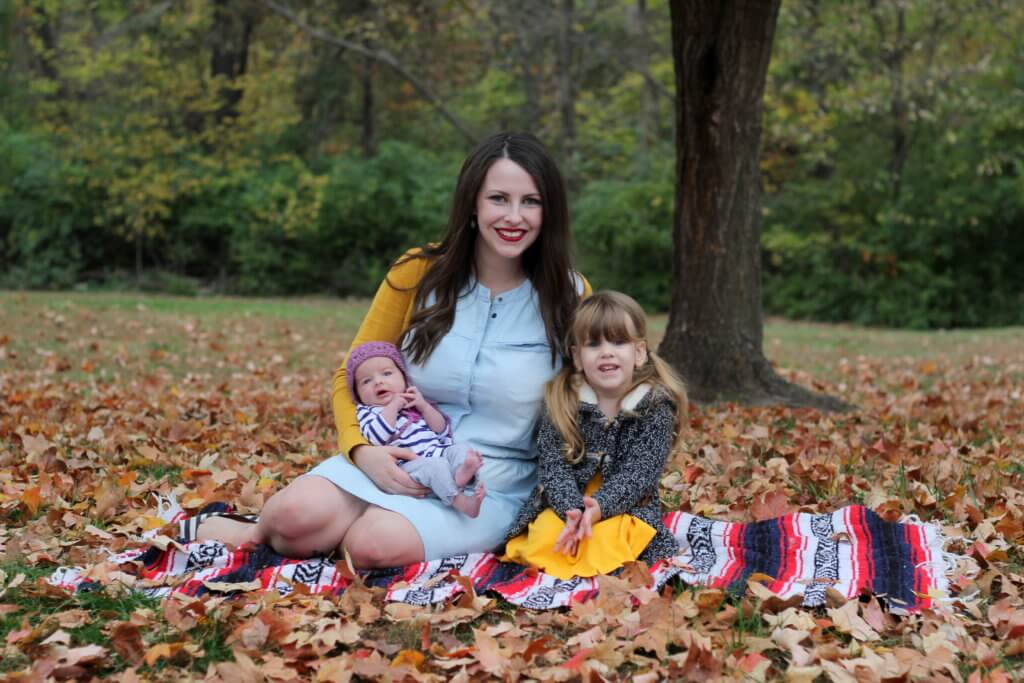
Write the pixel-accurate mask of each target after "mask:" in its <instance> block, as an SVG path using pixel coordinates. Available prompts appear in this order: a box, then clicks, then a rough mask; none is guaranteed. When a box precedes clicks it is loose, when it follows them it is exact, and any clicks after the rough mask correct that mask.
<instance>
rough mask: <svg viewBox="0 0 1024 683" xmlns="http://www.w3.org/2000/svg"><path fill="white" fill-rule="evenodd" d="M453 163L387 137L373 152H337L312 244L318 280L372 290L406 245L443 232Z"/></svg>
mask: <svg viewBox="0 0 1024 683" xmlns="http://www.w3.org/2000/svg"><path fill="white" fill-rule="evenodd" d="M457 173H458V171H457V168H456V167H454V166H453V165H452V164H450V163H445V162H443V161H442V160H440V159H438V158H437V157H436V156H435V155H433V154H431V153H429V152H428V151H426V150H424V149H419V148H416V147H413V146H411V145H407V144H402V143H397V142H384V143H382V144H381V146H380V149H379V151H378V154H377V156H376V157H375V158H373V159H369V160H367V159H362V158H359V157H352V156H348V157H341V158H339V159H338V160H337V161H336V162H335V163H334V165H333V166H332V167H331V169H330V173H329V176H328V183H327V186H326V188H325V191H324V204H323V210H322V212H321V215H320V219H319V223H318V231H317V240H316V249H317V250H318V252H319V253H322V254H324V255H326V257H327V259H328V260H327V261H326V262H325V263H324V276H325V279H324V280H323V281H322V282H321V283H320V285H321V288H324V287H325V286H326V287H327V288H329V289H330V290H331V291H334V292H338V293H348V294H359V295H364V296H366V295H372V294H373V292H374V291H375V290H376V287H377V285H378V284H379V283H380V281H381V279H382V278H383V276H384V273H385V272H386V271H387V267H388V265H389V264H390V263H391V262H392V261H394V260H395V258H397V257H398V256H399V255H400V254H401V253H402V252H403V251H404V250H405V249H407V248H409V247H411V246H414V245H418V244H423V243H425V242H428V241H437V240H439V239H440V238H441V236H442V235H443V233H444V229H445V225H446V224H447V219H448V207H449V202H450V198H451V194H452V191H453V189H454V187H453V186H454V182H455V176H456V174H457Z"/></svg>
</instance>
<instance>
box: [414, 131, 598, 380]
mask: <svg viewBox="0 0 1024 683" xmlns="http://www.w3.org/2000/svg"><path fill="white" fill-rule="evenodd" d="M498 159H510V160H511V161H514V162H515V163H516V164H518V165H519V166H521V167H522V168H523V169H524V170H525V171H526V172H527V173H529V174H530V177H531V178H532V179H533V182H534V184H535V185H536V186H537V191H538V192H539V193H540V196H541V207H542V211H543V214H542V215H543V218H542V223H541V229H540V234H539V235H538V236H537V240H536V241H535V242H534V243H533V244H532V245H530V247H529V248H528V249H527V250H526V252H525V253H524V254H523V269H524V270H525V271H526V275H527V277H528V278H529V279H530V282H531V283H532V284H533V287H534V289H535V290H536V292H537V298H538V300H539V303H540V312H541V317H542V318H543V319H544V327H545V330H546V332H547V340H548V344H549V345H550V346H551V362H552V364H554V362H555V360H556V359H557V357H558V356H559V355H565V354H566V352H567V349H566V348H565V347H564V346H563V343H564V342H563V337H564V335H565V331H566V330H567V329H568V327H569V319H570V317H571V316H572V311H573V308H575V306H576V303H577V302H578V301H579V294H578V292H577V287H576V278H575V274H574V270H573V260H572V238H571V235H570V233H569V205H568V201H567V199H566V192H565V183H564V181H563V180H562V174H561V173H560V172H559V171H558V166H556V165H555V162H554V160H552V158H551V156H550V155H549V154H548V152H547V150H546V149H545V148H544V145H543V144H541V142H540V140H538V139H537V138H536V137H534V136H533V135H530V134H529V133H501V134H499V135H495V136H493V137H491V138H488V139H487V140H485V141H483V142H482V143H480V144H479V145H478V146H477V147H476V149H474V150H473V152H472V153H471V154H470V155H469V157H468V158H467V159H466V161H465V162H464V163H463V164H462V170H461V171H460V173H459V179H458V182H457V183H456V186H455V196H454V200H453V201H452V210H451V214H450V215H449V218H448V229H447V231H446V233H445V236H444V239H443V240H442V241H441V243H440V244H433V245H431V244H428V245H425V246H424V247H423V248H422V249H421V250H418V251H415V252H413V253H411V254H407V255H406V256H404V257H402V258H401V259H400V260H399V261H398V263H402V262H404V261H407V260H410V259H414V258H423V259H429V260H430V261H431V265H430V267H429V268H428V269H427V272H426V274H425V275H424V276H423V279H422V281H421V282H420V284H419V288H418V290H417V291H416V297H415V300H414V302H413V305H414V313H413V315H412V318H411V320H410V322H409V328H408V329H407V330H405V332H404V333H403V334H402V338H401V340H400V343H399V345H400V346H401V348H402V349H403V350H404V351H405V352H406V353H407V354H408V355H409V358H410V359H411V360H412V362H414V363H417V364H421V363H423V362H424V361H426V359H427V358H429V357H430V354H432V353H433V352H434V349H436V348H437V345H438V344H439V343H440V341H441V338H442V337H444V335H445V334H447V333H448V331H449V330H450V329H451V328H452V323H453V322H454V321H455V305H456V303H457V302H458V299H459V296H460V295H461V294H463V293H464V292H465V289H466V285H467V284H468V283H469V280H470V277H471V276H475V275H476V273H475V259H474V257H475V253H476V240H477V233H478V230H476V229H474V227H473V226H471V225H470V220H471V219H472V217H473V214H474V213H475V211H476V201H477V196H478V195H479V194H480V189H481V187H483V182H484V178H485V176H486V175H487V171H488V170H489V169H490V168H491V165H492V164H494V162H495V161H497V160H498ZM431 294H433V295H434V302H433V303H432V304H430V305H429V306H428V305H427V301H428V300H429V298H430V295H431Z"/></svg>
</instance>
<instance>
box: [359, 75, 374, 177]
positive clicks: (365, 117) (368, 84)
mask: <svg viewBox="0 0 1024 683" xmlns="http://www.w3.org/2000/svg"><path fill="white" fill-rule="evenodd" d="M374 66H375V62H374V61H373V60H372V59H370V58H369V57H365V58H364V59H363V83H362V87H363V98H362V106H361V107H360V109H361V115H360V124H361V125H360V127H361V129H362V130H361V134H360V146H361V147H362V148H363V156H364V157H366V158H367V159H372V158H373V157H375V156H377V126H376V123H377V108H376V105H375V104H374V98H373V77H374V71H375V69H374Z"/></svg>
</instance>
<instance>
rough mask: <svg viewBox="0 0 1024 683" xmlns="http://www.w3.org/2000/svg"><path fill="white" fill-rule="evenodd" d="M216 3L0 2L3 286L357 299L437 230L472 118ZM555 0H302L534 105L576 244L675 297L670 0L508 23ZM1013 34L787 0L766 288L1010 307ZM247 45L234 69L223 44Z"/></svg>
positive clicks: (826, 302) (955, 10)
mask: <svg viewBox="0 0 1024 683" xmlns="http://www.w3.org/2000/svg"><path fill="white" fill-rule="evenodd" d="M216 6H220V5H219V4H217V3H196V2H193V3H184V4H182V3H171V4H169V5H164V4H158V5H154V4H153V3H148V2H145V1H144V0H130V1H128V2H123V3H109V2H105V3H99V4H96V3H89V2H86V0H66V2H61V3H55V2H53V1H52V0H13V2H10V3H7V4H5V5H2V6H0V287H32V288H66V287H71V286H80V285H82V284H88V285H89V286H95V285H97V284H98V286H100V287H103V288H108V289H109V288H121V287H135V288H141V289H146V290H159V291H168V292H175V293H179V294H186V295H187V294H194V293H199V292H208V291H211V290H212V291H219V292H237V293H244V294H275V295H287V294H295V293H303V292H331V293H335V294H338V295H356V296H368V295H370V294H372V293H373V290H374V288H375V287H376V285H377V283H378V282H379V281H380V279H381V277H382V276H383V274H384V272H385V269H386V268H387V266H388V264H389V263H390V262H391V261H392V260H393V259H394V258H395V257H396V256H397V255H398V254H400V253H401V252H402V251H403V250H404V249H406V248H408V247H410V246H412V245H416V244H419V243H422V242H425V241H429V240H436V239H437V238H438V237H439V236H440V235H441V233H442V231H443V229H444V223H445V221H446V219H447V206H448V202H449V201H450V194H451V190H452V186H453V183H454V179H455V176H456V174H457V172H458V165H457V164H458V162H459V160H461V158H462V157H463V156H464V154H465V152H466V150H467V147H468V143H467V141H466V139H465V137H464V136H463V135H462V134H461V133H460V132H458V131H457V130H456V129H455V127H454V126H452V125H451V124H450V123H449V122H448V121H447V120H446V119H445V117H443V116H442V115H441V114H439V112H438V108H437V107H436V106H435V104H432V103H431V102H430V101H429V100H428V98H426V97H425V96H424V95H423V94H422V93H421V92H419V91H418V90H417V88H416V87H414V86H413V85H412V83H411V82H410V81H409V80H408V79H406V78H404V77H402V76H400V75H399V74H398V72H397V71H394V70H390V69H388V68H387V67H386V66H385V65H384V64H383V63H381V62H374V61H373V60H368V59H366V58H365V57H364V56H362V55H359V54H357V53H356V52H353V51H348V50H343V49H340V48H338V47H337V46H336V45H333V44H330V43H326V42H322V41H318V40H314V39H313V38H311V37H310V36H309V35H308V34H307V33H305V32H303V31H299V30H296V29H295V26H294V25H293V24H291V23H289V22H288V21H286V20H284V19H283V18H282V17H280V16H278V15H277V14H276V13H274V12H271V11H269V10H266V8H264V7H262V6H261V5H260V3H228V5H227V6H228V7H229V8H230V9H229V10H226V11H229V14H230V16H231V18H232V19H233V20H235V21H234V23H232V22H225V21H222V19H223V18H224V17H223V16H220V15H218V14H217V13H216V11H215V7H216ZM545 7H546V5H543V3H540V2H538V1H536V0H529V2H527V3H526V4H525V5H523V7H521V8H518V6H517V9H509V7H506V6H505V5H502V4H501V3H480V4H477V5H464V6H463V5H459V6H458V7H455V8H451V9H452V11H448V10H445V11H438V9H437V7H435V6H434V5H432V4H430V3H426V4H418V5H416V6H415V7H405V6H403V5H400V4H399V5H395V4H394V3H390V4H389V3H384V2H379V1H378V0H371V1H370V2H365V3H356V4H354V5H352V4H345V3H342V4H340V5H332V4H331V3H320V4H317V3H314V4H313V5H310V6H309V7H308V8H306V12H307V15H306V20H307V21H309V22H310V23H311V24H313V25H316V26H317V27H318V28H320V29H321V30H323V31H325V32H326V33H329V34H332V35H336V36H340V37H343V38H345V40H349V41H352V42H356V43H360V44H364V45H369V46H372V47H373V48H374V49H380V50H384V51H386V52H388V53H389V54H390V55H392V56H394V57H395V59H397V60H398V62H399V63H400V64H401V65H402V67H403V68H405V69H406V70H407V71H408V72H409V73H412V74H413V75H415V76H416V77H417V79H418V81H419V82H420V83H422V84H424V87H425V88H426V89H427V90H429V91H431V93H432V94H433V95H434V96H435V102H440V103H441V105H442V106H444V107H446V108H447V109H448V110H449V111H450V112H451V113H452V114H453V115H455V116H457V117H458V118H459V119H461V120H462V121H463V122H464V123H465V124H466V126H467V127H469V128H471V129H473V130H475V131H476V132H477V133H478V134H480V135H482V134H485V133H487V132H490V131H494V130H499V129H510V128H523V127H529V128H531V129H532V130H533V131H534V132H535V133H537V134H538V135H539V136H540V137H541V138H542V139H544V140H545V141H546V142H547V143H548V145H549V147H550V148H551V149H552V151H553V152H554V153H555V154H556V155H557V156H558V157H559V162H560V164H561V167H562V169H563V171H564V173H565V175H566V177H567V178H568V180H569V185H570V188H571V191H572V194H573V206H572V210H573V216H574V226H575V228H574V229H575V237H576V243H577V245H578V250H579V264H580V268H581V270H582V271H583V272H584V273H585V274H586V275H587V277H588V278H590V280H591V282H592V283H593V284H594V286H595V287H598V288H616V289H622V290H624V291H627V292H629V293H631V294H633V295H634V296H636V298H637V299H638V300H640V301H641V303H643V305H644V306H645V307H646V308H647V309H649V310H651V311H662V310H665V309H666V308H667V306H668V303H669V288H670V286H671V284H672V283H671V223H672V216H673V209H674V196H673V183H674V180H673V178H674V168H673V164H674V161H675V152H676V150H675V139H674V132H673V130H672V121H673V116H672V92H671V90H672V87H673V64H672V56H671V51H670V41H669V16H668V15H669V13H668V7H667V5H666V3H664V2H663V1H662V0H657V1H652V2H649V3H643V4H641V5H637V4H636V3H633V2H628V1H625V0H624V1H621V2H618V1H617V2H610V3H598V4H596V5H595V4H593V3H577V4H576V5H574V14H573V17H572V22H571V24H570V25H564V24H562V23H561V21H562V15H560V14H559V13H555V14H552V15H551V16H550V17H549V18H550V19H551V21H549V22H541V23H540V24H537V23H536V22H534V23H529V22H525V23H524V22H518V21H512V19H515V18H517V17H518V16H519V15H520V14H522V12H524V11H525V12H526V13H527V14H530V13H531V12H537V11H540V10H543V9H544V8H545ZM239 22H248V23H247V24H246V26H247V27H248V29H247V30H248V31H249V32H248V33H244V32H242V33H239V32H238V31H237V30H236V29H237V26H239V25H241V24H240V23H239ZM232 26H235V29H232V28H231V27H232ZM233 30H234V31H235V33H231V31H233ZM1022 32H1024V9H1022V7H1021V6H1020V4H1019V3H1011V2H1005V0H991V1H986V2H983V3H980V4H978V5H977V6H973V5H972V6H968V5H963V4H962V3H961V4H958V3H939V4H938V5H936V4H935V3H932V2H930V1H929V0H901V1H900V2H895V1H894V0H885V1H882V2H867V0H854V1H852V2H847V1H845V0H792V1H787V2H786V3H784V5H783V8H782V13H781V15H780V21H779V25H778V30H777V32H776V39H775V45H774V48H773V60H772V64H771V72H770V74H769V82H768V88H767V91H766V99H765V121H764V134H763V145H764V148H763V150H762V171H763V174H762V177H763V180H764V216H765V220H764V231H763V244H762V246H763V249H764V251H763V254H764V274H765V283H764V288H763V291H764V297H765V306H766V309H767V310H768V311H769V312H773V313H779V314H783V315H787V316H793V317H800V318H811V319H819V320H831V321H837V320H849V321H855V322H859V323H868V324H875V325H892V326H900V327H916V328H930V327H950V326H958V325H962V326H969V325H986V324H1011V323H1019V322H1022V321H1024V305H1022V304H1024V298H1022V297H1024V269H1021V268H1019V267H1017V265H1018V264H1019V263H1020V262H1021V261H1022V260H1024V252H1022V249H1024V247H1022V246H1021V244H1024V241H1020V240H1017V239H1016V238H1017V234H1018V233H1019V231H1020V226H1021V225H1022V223H1024V200H1022V197H1024V168H1022V164H1024V162H1022V159H1024V123H1022V122H1024V100H1022V98H1021V97H1020V93H1021V91H1022V89H1024V67H1022V64H1024V52H1022V48H1021V43H1020V41H1019V40H1018V36H1019V35H1020V34H1021V33H1022ZM242 43H244V45H245V50H244V52H243V53H240V54H242V55H244V57H245V66H244V68H239V69H238V70H237V71H235V72H233V75H231V74H226V73H225V72H224V71H223V69H220V70H218V69H215V68H213V67H212V63H213V61H214V59H213V58H214V57H215V56H216V55H218V54H219V55H220V56H221V57H224V55H225V51H228V52H230V51H231V50H237V49H238V46H239V45H240V44H242ZM238 56H239V54H236V57H238ZM564 69H568V70H569V72H570V74H571V76H572V78H571V79H569V81H571V83H572V88H571V90H572V92H571V95H572V101H573V110H572V111H573V117H572V126H573V128H572V130H573V131H574V136H572V138H571V139H570V138H569V136H568V135H566V132H567V130H568V128H567V126H568V125H569V124H568V122H567V120H566V111H565V109H564V108H563V104H564V98H565V94H566V93H565V92H564V90H563V88H564V86H565V85H566V82H567V81H566V79H564V78H562V76H563V74H564V71H563V70H564Z"/></svg>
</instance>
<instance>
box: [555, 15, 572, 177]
mask: <svg viewBox="0 0 1024 683" xmlns="http://www.w3.org/2000/svg"><path fill="white" fill-rule="evenodd" d="M560 10H561V11H560V13H559V25H558V47H557V53H556V59H555V66H556V69H557V73H558V111H559V114H560V118H561V120H562V135H561V139H560V140H559V144H560V146H561V152H562V164H563V166H566V167H567V168H568V175H569V178H570V179H569V181H568V184H569V185H570V186H572V187H575V185H576V184H577V183H576V176H577V174H576V173H575V170H574V169H575V164H574V163H573V157H574V156H575V155H576V91H575V87H574V86H573V41H574V36H573V24H574V23H575V21H576V18H575V8H574V0H562V2H561V8H560Z"/></svg>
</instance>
